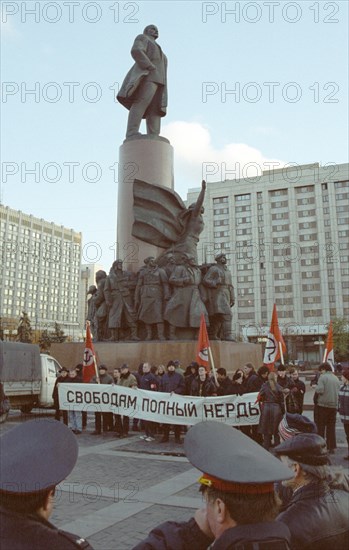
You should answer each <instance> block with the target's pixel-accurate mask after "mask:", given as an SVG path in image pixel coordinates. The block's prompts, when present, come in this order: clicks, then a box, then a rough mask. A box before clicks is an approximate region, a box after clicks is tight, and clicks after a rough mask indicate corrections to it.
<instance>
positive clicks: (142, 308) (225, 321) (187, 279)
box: [87, 252, 234, 341]
mask: <svg viewBox="0 0 349 550" xmlns="http://www.w3.org/2000/svg"><path fill="white" fill-rule="evenodd" d="M178 258H179V254H177V255H176V256H175V255H174V254H173V253H171V252H169V253H168V254H167V256H162V258H161V260H162V263H163V264H164V267H161V266H160V265H159V264H158V263H157V261H156V259H155V258H154V257H152V256H150V257H148V258H145V260H144V266H142V268H141V269H140V270H139V271H138V273H136V274H134V273H131V272H128V271H124V270H123V268H122V266H123V262H122V260H116V261H115V262H114V263H113V265H112V267H111V269H110V272H109V275H106V273H105V272H104V271H99V272H97V275H96V283H97V285H96V286H92V287H90V288H89V291H88V294H90V296H91V297H90V299H89V300H88V316H87V318H88V320H89V321H90V323H91V329H92V333H93V337H94V340H95V341H106V340H109V341H120V340H131V341H138V340H140V339H141V340H167V339H168V340H178V339H181V338H183V339H192V338H194V337H196V334H195V332H196V331H197V329H198V328H199V326H200V318H201V314H204V316H205V319H206V323H207V325H208V327H209V333H210V337H211V339H220V340H233V336H232V331H231V319H232V315H231V307H232V306H233V305H234V287H233V285H232V280H231V273H230V271H229V270H228V268H227V266H226V256H225V255H224V254H218V255H217V256H216V258H215V260H216V263H215V264H211V265H205V266H201V267H199V266H198V265H197V261H196V259H195V257H194V255H192V254H181V256H180V259H178Z"/></svg>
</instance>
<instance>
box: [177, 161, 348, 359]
mask: <svg viewBox="0 0 349 550" xmlns="http://www.w3.org/2000/svg"><path fill="white" fill-rule="evenodd" d="M348 172H349V165H348V164H340V165H331V166H326V167H320V166H319V164H308V165H302V166H298V167H297V168H294V167H293V168H283V169H278V170H273V171H264V172H263V173H262V174H261V175H260V176H258V177H254V178H253V179H248V178H244V179H240V180H226V181H220V182H214V183H208V185H207V191H206V197H205V203H204V206H205V229H204V231H203V233H202V234H201V237H200V242H199V250H198V252H199V261H200V262H201V263H205V262H213V261H214V256H215V254H216V253H218V252H219V251H224V252H226V254H227V258H228V259H229V267H230V270H231V271H232V275H233V281H234V285H235V291H236V302H235V306H234V308H233V317H234V322H233V329H234V331H235V333H236V335H240V336H241V335H242V336H243V337H244V338H245V339H250V340H256V339H257V338H258V337H263V335H265V333H266V330H267V328H268V326H269V324H270V320H271V314H272V308H273V304H274V303H276V306H277V311H278V316H279V322H280V325H281V326H282V327H283V332H284V335H285V337H286V339H287V338H288V337H289V340H290V345H291V344H292V345H291V347H292V350H291V351H290V350H289V353H290V355H293V356H297V355H298V358H304V359H317V358H319V357H320V355H321V353H322V349H323V348H322V346H323V344H324V337H325V335H326V332H327V328H326V325H327V324H328V322H329V321H330V319H331V318H334V317H346V318H348V316H349V174H348ZM199 191H200V190H199V189H190V190H189V192H188V197H187V199H188V204H190V203H192V202H194V201H195V200H196V198H197V196H198V194H199ZM291 340H292V342H291ZM297 350H298V351H297ZM300 350H302V353H300ZM299 356H300V357H299ZM294 358H297V357H294Z"/></svg>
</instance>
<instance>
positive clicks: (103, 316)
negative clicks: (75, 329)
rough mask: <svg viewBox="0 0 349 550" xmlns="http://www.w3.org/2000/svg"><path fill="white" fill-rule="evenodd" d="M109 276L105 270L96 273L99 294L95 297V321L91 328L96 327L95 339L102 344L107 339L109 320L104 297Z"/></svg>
mask: <svg viewBox="0 0 349 550" xmlns="http://www.w3.org/2000/svg"><path fill="white" fill-rule="evenodd" d="M106 278H107V274H106V272H105V271H104V270H103V269H100V270H99V271H97V273H96V285H97V292H96V293H95V294H94V295H93V298H92V300H93V305H94V308H95V314H94V320H93V323H92V321H91V327H92V325H93V327H94V329H93V330H94V333H93V338H94V340H95V341H96V342H101V341H102V340H105V339H106V338H107V332H108V327H107V320H108V311H107V305H106V302H105V296H104V286H105V280H106Z"/></svg>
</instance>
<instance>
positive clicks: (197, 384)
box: [190, 366, 217, 397]
mask: <svg viewBox="0 0 349 550" xmlns="http://www.w3.org/2000/svg"><path fill="white" fill-rule="evenodd" d="M190 395H198V396H200V397H210V396H212V395H217V387H216V384H215V383H214V380H213V378H212V377H211V376H210V375H209V374H207V372H206V369H205V367H202V366H201V367H199V369H198V376H196V377H195V378H194V380H193V381H192V383H191V389H190Z"/></svg>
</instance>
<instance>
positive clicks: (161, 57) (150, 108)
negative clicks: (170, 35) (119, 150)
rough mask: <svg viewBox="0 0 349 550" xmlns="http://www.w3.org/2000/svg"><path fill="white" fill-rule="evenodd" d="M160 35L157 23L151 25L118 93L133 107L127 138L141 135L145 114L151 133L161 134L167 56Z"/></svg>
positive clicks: (137, 46) (136, 43)
mask: <svg viewBox="0 0 349 550" xmlns="http://www.w3.org/2000/svg"><path fill="white" fill-rule="evenodd" d="M158 36H159V31H158V29H157V27H156V26H155V25H148V26H147V27H145V29H144V31H143V34H139V35H138V36H137V37H136V39H135V41H134V44H133V46H132V49H131V55H132V57H133V59H134V60H135V64H134V65H133V66H132V68H131V69H130V71H129V72H128V73H127V75H126V77H125V80H124V82H123V83H122V86H121V88H120V91H119V93H118V95H117V100H118V101H119V102H120V103H121V104H122V105H123V106H124V107H126V108H127V109H129V111H130V113H129V116H128V122H127V131H126V139H129V138H134V137H137V136H140V135H141V134H140V132H139V127H140V124H141V122H142V118H145V120H146V125H147V135H149V136H153V137H154V136H159V134H160V119H161V117H163V116H165V115H166V108H167V58H166V56H165V54H164V53H163V52H162V50H161V48H160V46H159V45H158V44H157V43H156V39H157V38H158Z"/></svg>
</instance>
